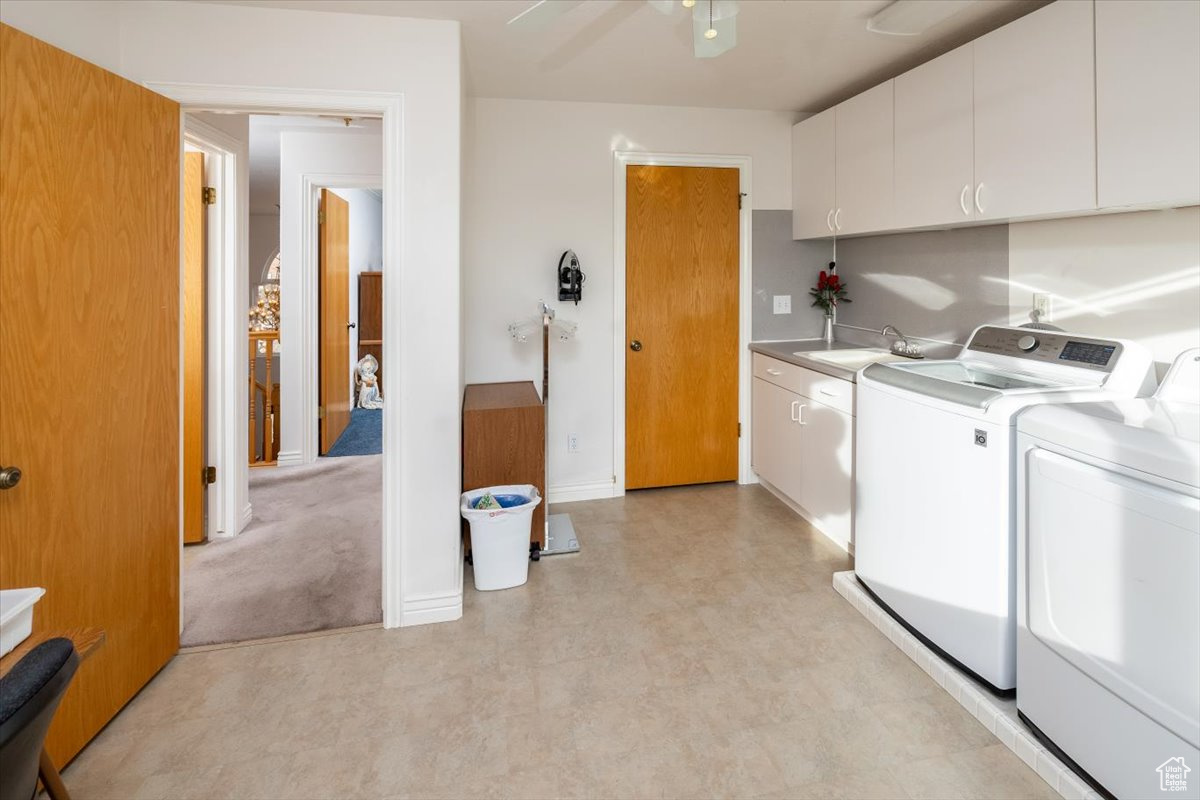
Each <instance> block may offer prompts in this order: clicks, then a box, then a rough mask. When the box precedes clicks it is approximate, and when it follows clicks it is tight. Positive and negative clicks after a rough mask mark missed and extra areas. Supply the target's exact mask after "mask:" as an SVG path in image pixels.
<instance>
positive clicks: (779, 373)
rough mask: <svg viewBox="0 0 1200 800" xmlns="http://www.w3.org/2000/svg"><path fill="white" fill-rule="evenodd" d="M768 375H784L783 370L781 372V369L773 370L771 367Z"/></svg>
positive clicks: (768, 368)
mask: <svg viewBox="0 0 1200 800" xmlns="http://www.w3.org/2000/svg"><path fill="white" fill-rule="evenodd" d="M767 374H768V375H782V374H783V370H781V369H771V368H770V367H767Z"/></svg>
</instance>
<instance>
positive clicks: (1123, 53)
mask: <svg viewBox="0 0 1200 800" xmlns="http://www.w3.org/2000/svg"><path fill="white" fill-rule="evenodd" d="M1096 145H1097V153H1096V166H1097V175H1098V179H1099V183H1098V186H1097V190H1098V199H1099V205H1100V207H1101V208H1112V207H1120V206H1147V205H1176V206H1177V205H1194V204H1196V203H1200V2H1196V0H1130V1H1126V0H1100V2H1097V3H1096Z"/></svg>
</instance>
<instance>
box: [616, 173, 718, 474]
mask: <svg viewBox="0 0 1200 800" xmlns="http://www.w3.org/2000/svg"><path fill="white" fill-rule="evenodd" d="M738 177H739V176H738V171H737V170H736V169H728V168H715V167H652V166H629V167H627V168H626V219H625V235H626V252H625V264H626V267H625V270H626V277H625V281H626V290H625V320H626V322H625V333H626V342H627V346H628V347H629V348H630V349H628V350H626V354H625V488H627V489H642V488H647V487H651V486H678V485H682V484H689V483H712V482H716V481H732V480H737V476H738V381H737V373H738V186H739V183H738ZM635 343H636V344H635Z"/></svg>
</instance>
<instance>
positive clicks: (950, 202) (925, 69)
mask: <svg viewBox="0 0 1200 800" xmlns="http://www.w3.org/2000/svg"><path fill="white" fill-rule="evenodd" d="M974 71H975V64H974V49H973V45H970V44H968V45H965V46H963V47H960V48H958V49H957V50H951V51H950V52H949V53H946V54H945V55H943V56H941V57H939V58H935V59H934V60H933V61H930V62H928V63H926V64H922V65H921V66H919V67H917V68H916V69H913V70H911V71H909V72H906V73H904V74H903V75H901V76H900V77H898V78H896V170H895V174H896V179H895V180H896V193H895V196H896V212H895V222H896V225H895V226H896V227H897V228H919V227H923V226H930V225H948V224H954V223H958V222H965V221H969V220H971V219H974V217H975V206H974V202H973V198H972V193H973V192H974V189H975V142H974V136H975V117H974V96H975V85H974Z"/></svg>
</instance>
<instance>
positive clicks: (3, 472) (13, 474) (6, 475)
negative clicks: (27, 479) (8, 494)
mask: <svg viewBox="0 0 1200 800" xmlns="http://www.w3.org/2000/svg"><path fill="white" fill-rule="evenodd" d="M20 482H21V470H20V468H19V467H0V489H12V488H15V487H16V485H17V484H18V483H20Z"/></svg>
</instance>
